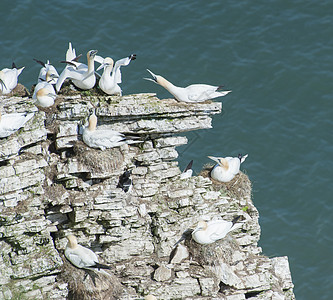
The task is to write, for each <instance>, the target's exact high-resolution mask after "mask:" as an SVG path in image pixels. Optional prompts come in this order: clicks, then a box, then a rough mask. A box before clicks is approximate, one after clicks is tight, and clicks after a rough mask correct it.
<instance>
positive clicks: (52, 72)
mask: <svg viewBox="0 0 333 300" xmlns="http://www.w3.org/2000/svg"><path fill="white" fill-rule="evenodd" d="M34 61H35V62H37V63H39V64H40V65H42V67H41V69H40V71H39V75H38V82H43V81H48V82H49V83H51V84H56V83H57V80H58V78H59V74H58V72H57V70H56V68H55V67H54V66H53V65H51V64H50V61H49V60H47V62H46V63H44V62H42V61H41V60H37V59H35V58H34ZM47 72H49V76H51V77H52V78H50V79H49V80H47V79H46V73H47Z"/></svg>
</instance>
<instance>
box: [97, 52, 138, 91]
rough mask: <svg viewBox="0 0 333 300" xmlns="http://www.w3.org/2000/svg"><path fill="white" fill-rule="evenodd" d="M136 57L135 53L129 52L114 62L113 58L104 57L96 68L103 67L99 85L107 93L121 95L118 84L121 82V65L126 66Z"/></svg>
mask: <svg viewBox="0 0 333 300" xmlns="http://www.w3.org/2000/svg"><path fill="white" fill-rule="evenodd" d="M135 59H136V54H131V55H130V56H128V57H125V58H122V59H119V60H117V61H116V63H115V64H114V62H113V59H112V58H110V57H106V58H104V59H103V63H102V64H101V65H100V66H99V67H98V68H97V70H96V71H98V70H100V69H102V68H104V71H103V74H102V77H101V78H100V80H99V83H98V84H99V87H100V88H101V90H102V91H103V92H104V93H106V94H108V95H120V96H121V95H122V91H121V88H120V86H119V85H118V84H119V83H121V72H120V67H121V66H127V65H129V63H130V62H131V61H132V60H135Z"/></svg>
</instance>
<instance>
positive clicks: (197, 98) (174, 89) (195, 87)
mask: <svg viewBox="0 0 333 300" xmlns="http://www.w3.org/2000/svg"><path fill="white" fill-rule="evenodd" d="M147 71H148V72H149V73H150V75H151V76H152V77H153V78H144V79H146V80H150V81H153V82H155V83H157V84H159V85H160V86H162V87H164V88H165V89H166V90H167V91H169V92H170V93H171V94H172V95H173V96H174V97H175V98H176V100H177V101H181V102H192V103H197V102H203V101H206V100H210V99H214V98H217V97H222V96H225V95H227V94H229V93H230V92H231V91H219V89H220V88H221V87H222V86H213V85H208V84H191V85H189V86H188V87H185V88H183V87H178V86H175V85H173V84H172V83H171V82H170V81H168V80H167V79H165V78H164V77H162V76H160V75H155V74H154V73H153V72H152V71H150V70H148V69H147Z"/></svg>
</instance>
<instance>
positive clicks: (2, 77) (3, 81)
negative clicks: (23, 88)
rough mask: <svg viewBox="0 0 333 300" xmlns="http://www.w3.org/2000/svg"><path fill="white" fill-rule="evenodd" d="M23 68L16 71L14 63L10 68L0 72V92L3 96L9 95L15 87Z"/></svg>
mask: <svg viewBox="0 0 333 300" xmlns="http://www.w3.org/2000/svg"><path fill="white" fill-rule="evenodd" d="M23 69H24V67H22V68H20V69H17V67H16V66H15V63H13V64H12V68H11V69H8V68H4V69H2V70H1V71H0V92H1V93H2V94H4V95H6V94H9V93H10V92H11V91H12V90H13V89H15V87H16V86H17V79H18V77H19V75H20V74H21V72H22V71H23Z"/></svg>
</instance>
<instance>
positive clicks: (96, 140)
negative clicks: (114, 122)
mask: <svg viewBox="0 0 333 300" xmlns="http://www.w3.org/2000/svg"><path fill="white" fill-rule="evenodd" d="M96 126H97V116H96V115H95V114H92V115H91V116H90V117H89V126H88V127H84V128H83V134H82V138H83V141H84V142H85V143H86V144H87V145H88V146H89V147H91V148H99V149H101V150H105V149H107V148H113V147H118V146H121V145H123V144H134V143H140V142H141V141H130V140H126V137H125V135H123V134H122V133H120V132H118V131H115V130H111V129H96Z"/></svg>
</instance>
